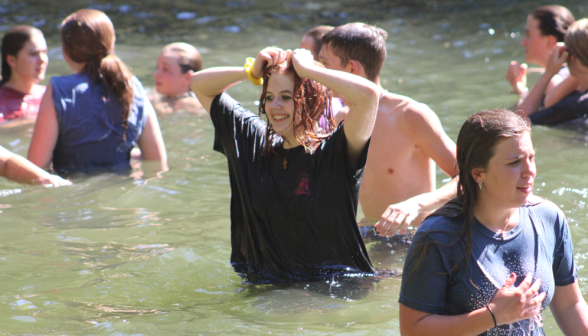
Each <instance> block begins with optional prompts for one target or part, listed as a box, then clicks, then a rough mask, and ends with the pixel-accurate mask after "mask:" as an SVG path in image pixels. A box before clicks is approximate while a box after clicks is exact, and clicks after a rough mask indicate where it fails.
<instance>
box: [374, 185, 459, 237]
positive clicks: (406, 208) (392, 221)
mask: <svg viewBox="0 0 588 336" xmlns="http://www.w3.org/2000/svg"><path fill="white" fill-rule="evenodd" d="M458 181H459V177H458V176H456V177H454V178H453V179H452V180H451V181H449V182H447V183H446V184H445V185H444V186H442V187H441V188H439V189H437V190H434V191H431V192H428V193H424V194H420V195H417V196H414V197H411V198H409V199H407V200H406V201H404V202H400V203H396V204H392V205H389V206H388V208H386V211H384V213H383V214H382V217H381V218H380V220H379V221H378V222H377V223H376V224H375V225H374V227H375V228H376V231H377V232H379V233H380V236H382V237H385V236H388V237H392V236H394V234H395V233H396V232H397V231H398V233H399V234H404V233H405V232H406V229H408V227H409V226H411V224H413V226H419V225H421V223H413V221H414V220H415V218H417V217H418V216H419V215H420V214H422V213H426V212H432V211H434V210H436V209H438V208H440V207H441V206H443V205H444V204H445V203H447V202H449V201H450V200H452V199H453V198H455V196H456V195H457V182H458Z"/></svg>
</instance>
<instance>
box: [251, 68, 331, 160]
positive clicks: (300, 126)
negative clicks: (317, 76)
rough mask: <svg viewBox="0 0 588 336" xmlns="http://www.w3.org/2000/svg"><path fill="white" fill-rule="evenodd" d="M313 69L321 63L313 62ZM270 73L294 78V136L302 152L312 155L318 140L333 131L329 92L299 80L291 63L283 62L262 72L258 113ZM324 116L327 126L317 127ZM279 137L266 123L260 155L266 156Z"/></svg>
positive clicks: (263, 112)
mask: <svg viewBox="0 0 588 336" xmlns="http://www.w3.org/2000/svg"><path fill="white" fill-rule="evenodd" d="M314 64H315V66H322V64H320V63H317V62H315V63H314ZM274 73H280V74H293V75H294V92H293V94H292V99H293V100H294V115H293V120H292V122H293V123H294V125H293V127H294V137H295V138H296V140H297V141H298V142H299V143H300V144H302V145H303V146H304V149H305V150H306V152H307V153H308V152H310V153H312V152H313V151H314V150H315V149H316V147H317V146H318V144H319V143H320V141H321V140H322V139H325V138H326V137H328V136H329V135H330V134H331V133H332V132H333V131H334V130H335V127H336V126H335V120H334V119H333V111H332V107H331V98H332V92H331V90H330V89H329V88H327V87H326V86H324V85H322V84H321V83H319V82H316V81H313V80H310V79H307V78H301V77H300V76H298V74H297V73H296V71H295V70H294V66H293V65H292V63H291V62H284V63H282V64H277V65H274V66H271V67H269V68H265V69H264V73H263V90H262V92H261V97H260V98H259V114H260V115H262V114H266V112H265V103H266V96H267V85H268V83H269V80H270V77H271V76H272V74H274ZM323 116H325V117H326V119H327V121H328V123H327V124H328V125H327V129H323V128H321V127H320V125H319V121H320V120H321V118H322V117H323ZM278 139H279V135H278V134H277V133H276V132H275V131H274V129H273V128H272V125H271V123H270V122H269V121H268V123H267V130H266V133H265V145H264V148H263V152H262V153H263V154H264V155H269V154H271V153H273V152H274V148H275V146H276V145H277V144H278V143H279V142H278Z"/></svg>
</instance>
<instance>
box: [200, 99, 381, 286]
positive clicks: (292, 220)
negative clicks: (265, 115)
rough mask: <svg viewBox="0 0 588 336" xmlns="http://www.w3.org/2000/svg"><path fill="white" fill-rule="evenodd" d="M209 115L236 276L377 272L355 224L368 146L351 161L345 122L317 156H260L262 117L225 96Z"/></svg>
mask: <svg viewBox="0 0 588 336" xmlns="http://www.w3.org/2000/svg"><path fill="white" fill-rule="evenodd" d="M210 116H211V119H212V123H213V125H214V128H215V142H214V150H216V151H218V152H221V153H223V154H224V155H225V156H226V157H227V160H228V165H229V177H230V182H231V193H232V195H231V244H232V253H231V264H232V265H233V267H234V268H235V270H236V271H237V272H239V273H241V274H242V275H243V276H244V277H245V278H246V280H247V281H248V282H251V283H282V282H293V281H310V280H320V279H325V278H328V279H330V278H331V277H333V276H338V275H349V274H353V275H359V274H366V275H372V273H373V272H374V269H373V268H372V265H371V263H370V260H369V258H368V254H367V251H366V248H365V245H364V243H363V240H362V237H361V234H360V232H359V228H358V226H357V222H356V219H355V218H356V215H357V201H358V193H359V186H360V182H361V178H362V176H363V168H364V166H365V161H366V157H367V150H368V146H369V143H368V144H366V146H365V148H364V150H363V152H362V153H361V155H360V157H359V159H358V162H357V163H356V164H352V163H351V159H350V158H349V153H348V150H347V138H346V137H345V132H344V131H343V127H342V125H340V126H339V128H338V129H337V130H336V131H335V132H334V133H333V134H331V136H329V137H328V138H326V139H324V140H322V141H321V143H320V144H319V146H318V147H317V148H316V149H315V150H314V151H313V152H312V153H307V152H306V151H305V149H304V147H303V146H297V147H294V148H291V149H284V148H283V147H281V146H279V147H276V148H275V152H274V153H273V154H271V155H263V154H262V150H263V147H264V144H265V133H266V129H267V124H266V123H265V121H263V120H262V119H261V118H259V116H257V115H255V114H253V113H251V112H249V111H247V110H246V109H244V108H243V107H241V105H240V104H239V103H238V102H237V101H235V100H234V99H233V98H231V97H230V96H229V95H228V94H226V93H223V94H221V95H218V96H217V97H216V98H215V99H214V101H213V102H212V105H211V111H210ZM284 159H286V161H287V162H288V163H287V165H286V166H285V165H284Z"/></svg>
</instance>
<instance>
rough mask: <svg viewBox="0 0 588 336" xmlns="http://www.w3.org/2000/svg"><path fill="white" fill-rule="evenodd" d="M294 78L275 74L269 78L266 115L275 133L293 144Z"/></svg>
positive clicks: (288, 75) (289, 75)
mask: <svg viewBox="0 0 588 336" xmlns="http://www.w3.org/2000/svg"><path fill="white" fill-rule="evenodd" d="M293 94H294V76H293V75H292V74H283V73H279V72H275V73H273V74H272V75H271V77H270V78H269V82H268V84H267V90H266V96H265V113H266V114H267V119H268V122H269V123H270V124H271V125H272V127H273V129H274V131H276V132H277V133H279V134H281V135H282V137H284V140H287V141H288V142H290V143H291V144H293V143H292V141H293V140H294V129H293V121H294V99H293V98H292V95H293Z"/></svg>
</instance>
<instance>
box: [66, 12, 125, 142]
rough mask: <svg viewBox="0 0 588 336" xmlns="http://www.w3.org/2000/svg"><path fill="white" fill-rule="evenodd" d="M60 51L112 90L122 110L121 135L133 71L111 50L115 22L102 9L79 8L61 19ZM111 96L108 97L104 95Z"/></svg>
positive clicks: (96, 81) (94, 80)
mask: <svg viewBox="0 0 588 336" xmlns="http://www.w3.org/2000/svg"><path fill="white" fill-rule="evenodd" d="M61 40H62V43H63V52H64V53H66V54H67V56H68V57H69V58H70V59H71V60H72V61H74V62H76V63H85V65H84V68H83V69H82V72H84V73H86V74H88V77H89V78H90V80H91V81H92V82H94V83H95V84H102V85H104V86H105V87H106V89H107V92H108V93H109V94H110V93H114V95H115V97H116V99H118V101H119V102H120V104H121V106H122V111H123V115H122V117H123V120H124V121H123V125H122V126H123V137H125V134H126V128H127V126H128V117H129V111H130V108H131V103H132V100H133V84H132V75H131V72H130V71H129V69H128V68H127V66H126V65H125V64H124V63H123V61H122V60H121V59H120V58H118V57H117V56H116V55H115V54H114V41H115V35H114V26H113V24H112V21H110V19H109V18H108V16H106V14H104V13H103V12H101V11H99V10H95V9H81V10H79V11H77V12H75V13H73V14H71V15H70V16H68V17H67V18H65V20H63V22H62V23H61ZM104 98H105V99H110V97H104Z"/></svg>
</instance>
